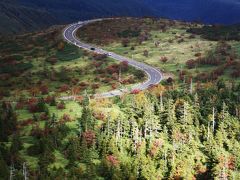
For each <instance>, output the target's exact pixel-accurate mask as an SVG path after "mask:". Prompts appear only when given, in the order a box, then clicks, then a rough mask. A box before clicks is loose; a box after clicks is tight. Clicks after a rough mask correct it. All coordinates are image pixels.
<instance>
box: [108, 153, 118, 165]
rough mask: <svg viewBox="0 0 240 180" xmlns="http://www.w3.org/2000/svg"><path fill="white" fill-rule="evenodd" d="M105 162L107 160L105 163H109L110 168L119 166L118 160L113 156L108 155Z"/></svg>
mask: <svg viewBox="0 0 240 180" xmlns="http://www.w3.org/2000/svg"><path fill="white" fill-rule="evenodd" d="M106 160H107V162H109V163H110V165H111V166H117V165H119V161H118V159H117V158H116V157H115V156H113V155H108V156H107V157H106Z"/></svg>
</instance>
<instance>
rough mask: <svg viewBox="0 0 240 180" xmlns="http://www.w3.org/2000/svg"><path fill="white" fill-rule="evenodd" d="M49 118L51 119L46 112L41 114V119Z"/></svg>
mask: <svg viewBox="0 0 240 180" xmlns="http://www.w3.org/2000/svg"><path fill="white" fill-rule="evenodd" d="M48 119H49V117H48V115H47V114H46V113H41V115H40V120H42V121H46V120H48Z"/></svg>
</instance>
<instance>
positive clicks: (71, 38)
mask: <svg viewBox="0 0 240 180" xmlns="http://www.w3.org/2000/svg"><path fill="white" fill-rule="evenodd" d="M102 20H105V19H94V20H88V21H81V22H78V23H74V24H71V25H69V26H67V27H66V28H65V30H64V32H63V37H64V39H65V40H66V41H67V42H69V43H71V44H73V45H75V46H77V47H79V48H82V49H85V50H88V51H92V52H95V53H98V54H107V55H108V56H109V57H111V58H113V59H115V60H117V61H120V62H122V61H127V62H128V64H129V65H130V66H133V67H135V68H137V69H139V70H142V71H144V72H145V73H146V74H147V75H148V79H147V80H146V81H145V82H143V83H140V84H136V85H133V86H132V87H131V89H130V90H129V89H117V90H113V91H109V92H106V93H101V94H95V95H94V96H95V97H96V98H106V97H114V96H120V95H122V94H123V93H129V92H131V91H132V90H135V89H136V90H145V89H147V88H148V87H150V86H152V85H155V84H158V83H159V82H160V81H161V80H162V78H163V75H162V73H161V72H160V71H159V70H157V69H156V68H154V67H151V66H149V65H147V64H144V63H141V62H138V61H135V60H133V59H130V58H126V57H123V56H120V55H118V54H115V53H113V52H108V51H105V50H103V49H101V48H99V47H97V46H94V45H90V44H86V43H83V42H81V41H80V40H79V39H78V38H77V37H76V31H77V30H78V29H79V28H81V27H83V26H84V25H86V24H89V23H93V22H96V21H102ZM61 99H63V100H68V99H74V96H66V97H62V98H61Z"/></svg>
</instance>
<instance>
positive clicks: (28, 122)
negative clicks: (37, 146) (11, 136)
mask: <svg viewBox="0 0 240 180" xmlns="http://www.w3.org/2000/svg"><path fill="white" fill-rule="evenodd" d="M32 124H33V120H32V119H27V120H25V121H21V122H20V123H19V126H20V127H25V126H29V125H32Z"/></svg>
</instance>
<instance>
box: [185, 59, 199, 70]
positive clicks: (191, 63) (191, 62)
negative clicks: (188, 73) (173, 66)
mask: <svg viewBox="0 0 240 180" xmlns="http://www.w3.org/2000/svg"><path fill="white" fill-rule="evenodd" d="M186 65H187V68H188V69H193V68H195V67H196V65H197V62H196V61H195V60H193V59H190V60H188V61H187V62H186Z"/></svg>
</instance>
